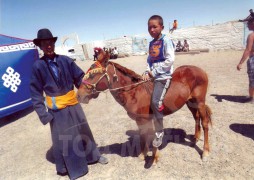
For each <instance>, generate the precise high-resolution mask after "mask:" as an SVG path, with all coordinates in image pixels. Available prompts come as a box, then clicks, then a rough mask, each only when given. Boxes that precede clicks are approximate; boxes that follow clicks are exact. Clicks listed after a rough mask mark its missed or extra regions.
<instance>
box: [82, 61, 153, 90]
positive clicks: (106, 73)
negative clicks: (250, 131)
mask: <svg viewBox="0 0 254 180" xmlns="http://www.w3.org/2000/svg"><path fill="white" fill-rule="evenodd" d="M109 64H111V65H112V66H113V68H114V75H113V79H115V80H116V81H118V76H117V74H116V68H115V65H114V63H111V62H108V63H107V66H106V68H105V73H104V74H102V75H101V76H100V78H99V79H98V80H97V81H96V82H95V83H90V82H88V81H86V79H83V80H82V83H83V84H84V85H85V86H86V88H87V89H89V90H91V91H92V94H96V93H100V92H105V91H106V90H102V91H99V90H97V89H96V86H97V84H98V83H99V82H100V81H101V80H102V79H103V78H104V77H106V78H107V81H108V86H109V88H108V89H107V90H109V91H117V90H120V89H124V88H126V87H130V86H132V87H133V86H136V85H139V84H143V83H145V82H147V81H150V79H149V80H147V81H141V82H137V83H134V84H130V85H126V86H122V87H118V88H110V87H111V84H110V76H109V74H108V65H109ZM101 68H102V67H101ZM102 69H103V68H102Z"/></svg>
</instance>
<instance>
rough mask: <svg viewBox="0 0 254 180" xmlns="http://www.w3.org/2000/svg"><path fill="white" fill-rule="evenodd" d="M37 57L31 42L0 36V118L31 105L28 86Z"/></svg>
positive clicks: (36, 51)
mask: <svg viewBox="0 0 254 180" xmlns="http://www.w3.org/2000/svg"><path fill="white" fill-rule="evenodd" d="M38 57H39V55H38V50H37V49H36V47H35V45H34V44H33V42H32V40H26V39H20V38H15V37H10V36H6V35H2V34H0V118H1V117H4V116H7V115H9V114H12V113H14V112H17V111H20V110H22V109H25V108H27V107H29V106H31V105H32V102H31V95H30V88H29V84H30V77H31V71H32V65H33V63H34V61H35V60H36V59H38Z"/></svg>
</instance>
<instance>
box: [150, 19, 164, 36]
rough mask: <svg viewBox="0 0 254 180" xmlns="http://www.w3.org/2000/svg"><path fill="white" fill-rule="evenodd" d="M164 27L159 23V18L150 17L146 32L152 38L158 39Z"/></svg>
mask: <svg viewBox="0 0 254 180" xmlns="http://www.w3.org/2000/svg"><path fill="white" fill-rule="evenodd" d="M163 29H164V26H162V25H160V23H159V20H157V19H151V20H150V21H149V22H148V32H149V34H150V35H151V36H152V37H153V38H154V39H159V38H160V36H161V31H162V30H163Z"/></svg>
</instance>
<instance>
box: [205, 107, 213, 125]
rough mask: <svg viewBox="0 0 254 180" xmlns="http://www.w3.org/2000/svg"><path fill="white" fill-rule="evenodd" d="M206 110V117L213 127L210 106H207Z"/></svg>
mask: <svg viewBox="0 0 254 180" xmlns="http://www.w3.org/2000/svg"><path fill="white" fill-rule="evenodd" d="M205 110H206V117H207V118H208V121H209V122H208V123H209V124H210V125H211V126H213V124H212V110H211V108H210V107H209V106H208V105H205Z"/></svg>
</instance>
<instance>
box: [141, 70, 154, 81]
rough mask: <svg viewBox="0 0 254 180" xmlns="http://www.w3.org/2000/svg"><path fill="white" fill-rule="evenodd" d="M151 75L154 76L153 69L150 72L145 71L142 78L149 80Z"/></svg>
mask: <svg viewBox="0 0 254 180" xmlns="http://www.w3.org/2000/svg"><path fill="white" fill-rule="evenodd" d="M151 77H153V76H152V73H151V71H149V72H148V73H144V74H143V75H142V79H143V80H144V81H147V80H149V79H150V78H151Z"/></svg>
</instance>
